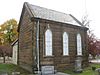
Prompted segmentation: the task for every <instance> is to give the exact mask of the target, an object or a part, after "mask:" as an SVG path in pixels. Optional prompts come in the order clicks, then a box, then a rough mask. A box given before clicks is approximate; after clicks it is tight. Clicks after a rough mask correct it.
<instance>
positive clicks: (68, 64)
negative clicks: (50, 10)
mask: <svg viewBox="0 0 100 75" xmlns="http://www.w3.org/2000/svg"><path fill="white" fill-rule="evenodd" d="M48 25H49V28H50V29H51V31H52V35H53V37H52V38H53V40H52V43H53V56H49V57H46V56H45V43H44V42H45V36H44V34H45V31H46V30H47V29H48ZM63 32H67V33H68V36H69V55H68V56H63ZM78 33H80V34H81V38H82V49H83V55H82V56H79V57H82V64H83V65H84V66H85V65H86V63H87V62H88V61H87V55H88V54H87V53H88V52H87V49H86V31H85V30H84V29H82V28H80V27H77V26H74V25H73V26H72V25H69V24H63V23H57V22H52V21H41V22H40V65H41V66H42V65H54V66H55V69H56V70H60V71H61V70H64V69H69V68H71V69H72V68H74V64H75V60H76V57H77V41H76V37H77V34H78Z"/></svg>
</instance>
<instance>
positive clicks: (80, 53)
mask: <svg viewBox="0 0 100 75" xmlns="http://www.w3.org/2000/svg"><path fill="white" fill-rule="evenodd" d="M77 55H82V39H81V35H80V34H79V33H78V34H77Z"/></svg>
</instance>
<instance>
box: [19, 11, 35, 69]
mask: <svg viewBox="0 0 100 75" xmlns="http://www.w3.org/2000/svg"><path fill="white" fill-rule="evenodd" d="M24 10H25V11H24V13H23V16H22V17H21V18H22V19H21V23H20V29H19V54H18V63H19V65H20V66H22V67H23V68H26V69H27V70H29V71H32V65H33V50H32V49H33V47H32V34H34V33H33V32H32V26H33V23H32V22H31V19H30V16H29V14H28V12H27V10H26V9H24Z"/></svg>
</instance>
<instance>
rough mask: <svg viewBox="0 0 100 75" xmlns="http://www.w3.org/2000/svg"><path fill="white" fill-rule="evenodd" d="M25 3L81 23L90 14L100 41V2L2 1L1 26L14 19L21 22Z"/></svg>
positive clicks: (98, 0)
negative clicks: (56, 12) (62, 14)
mask: <svg viewBox="0 0 100 75" xmlns="http://www.w3.org/2000/svg"><path fill="white" fill-rule="evenodd" d="M24 2H29V3H31V4H34V5H38V6H41V7H45V8H49V9H53V10H57V11H60V12H64V13H66V14H72V15H73V16H75V17H76V18H77V19H78V20H80V21H81V18H82V16H84V15H85V14H88V16H89V19H90V20H91V23H90V27H91V29H92V30H93V33H94V34H95V35H96V37H98V38H99V39H100V32H99V31H100V29H99V28H100V22H99V21H100V9H99V7H100V0H1V1H0V24H2V23H4V22H5V21H6V20H9V19H12V18H14V19H16V20H17V21H18V22H19V18H20V15H21V11H22V7H23V3H24Z"/></svg>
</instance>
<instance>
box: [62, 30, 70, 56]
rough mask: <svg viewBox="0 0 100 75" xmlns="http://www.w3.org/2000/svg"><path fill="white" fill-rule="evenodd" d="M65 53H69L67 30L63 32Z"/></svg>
mask: <svg viewBox="0 0 100 75" xmlns="http://www.w3.org/2000/svg"><path fill="white" fill-rule="evenodd" d="M63 55H69V48H68V34H67V33H66V32H64V33H63Z"/></svg>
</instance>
